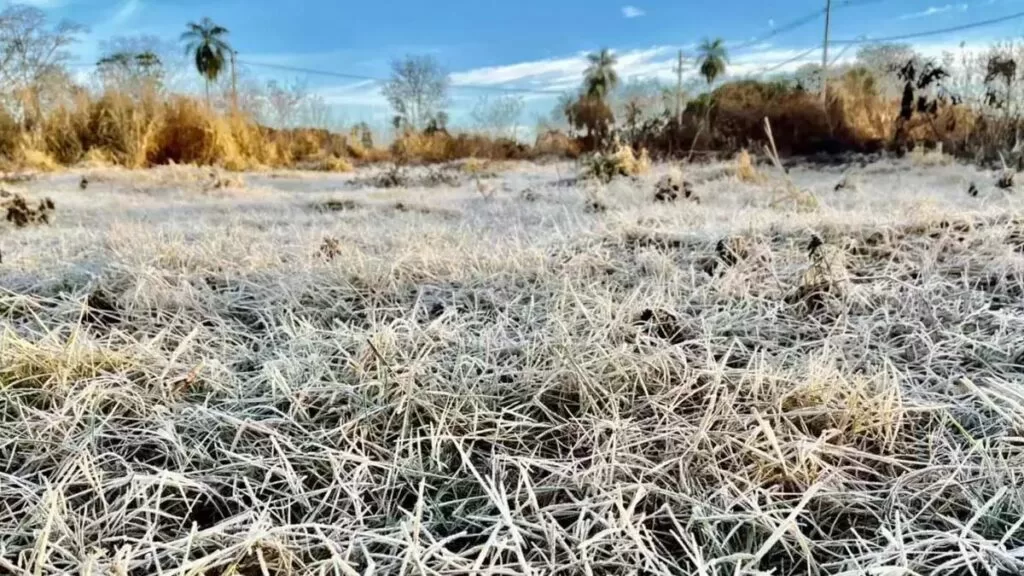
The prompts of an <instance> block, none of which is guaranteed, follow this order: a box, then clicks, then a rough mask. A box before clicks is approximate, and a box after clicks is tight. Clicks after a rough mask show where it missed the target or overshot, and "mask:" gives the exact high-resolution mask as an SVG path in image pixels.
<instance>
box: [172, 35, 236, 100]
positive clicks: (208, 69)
mask: <svg viewBox="0 0 1024 576" xmlns="http://www.w3.org/2000/svg"><path fill="white" fill-rule="evenodd" d="M227 35H228V29H227V28H224V27H223V26H219V25H217V24H215V23H214V22H213V20H210V19H209V18H203V19H202V20H201V21H200V22H199V23H198V24H196V23H195V22H189V23H188V26H186V30H185V32H184V33H183V34H182V35H181V41H182V42H184V43H185V53H186V54H188V55H192V56H193V57H194V58H195V61H196V70H197V71H198V72H199V74H200V76H202V77H203V79H204V80H206V104H207V106H209V105H210V83H211V82H214V81H216V80H217V78H218V77H219V76H220V73H221V72H222V71H223V70H224V63H225V61H226V60H227V58H228V56H229V55H231V54H233V53H234V50H232V48H231V45H230V44H228V43H227V41H226V40H225V39H224V37H225V36H227Z"/></svg>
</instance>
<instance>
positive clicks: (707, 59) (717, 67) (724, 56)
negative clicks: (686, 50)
mask: <svg viewBox="0 0 1024 576" xmlns="http://www.w3.org/2000/svg"><path fill="white" fill-rule="evenodd" d="M697 62H698V64H699V65H700V68H699V70H700V75H701V76H703V77H704V80H706V81H707V83H708V86H711V85H712V84H714V82H715V79H716V78H718V77H719V76H721V75H722V74H725V65H726V64H728V63H729V53H728V52H727V51H726V49H725V40H722V39H721V38H715V39H714V40H711V39H709V38H705V39H704V41H703V42H701V43H700V46H698V47H697Z"/></svg>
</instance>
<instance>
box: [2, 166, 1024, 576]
mask: <svg viewBox="0 0 1024 576" xmlns="http://www.w3.org/2000/svg"><path fill="white" fill-rule="evenodd" d="M731 165H732V164H731V163H729V164H726V165H719V166H709V167H701V166H692V167H688V168H687V177H688V178H692V180H693V181H694V182H698V183H700V187H701V191H702V192H704V191H706V194H703V198H704V200H703V202H702V203H701V204H699V205H698V204H689V203H687V204H686V205H685V206H684V205H683V204H670V203H655V202H654V201H653V200H652V199H651V195H650V190H651V189H652V186H653V183H654V182H655V181H656V180H657V178H659V177H660V175H661V174H662V173H664V172H666V171H667V168H665V167H663V166H656V167H654V168H653V170H652V173H651V174H648V175H644V176H639V177H638V179H639V180H640V181H639V182H632V181H630V180H627V179H619V180H616V181H614V182H612V183H611V184H609V185H607V186H604V187H602V193H601V194H602V197H601V199H602V201H603V202H604V206H605V209H604V210H602V211H587V207H586V205H585V204H584V203H583V202H582V201H581V194H579V193H576V191H574V190H572V189H571V188H568V187H567V185H566V184H565V176H566V175H567V174H570V172H569V171H570V168H571V167H570V166H569V165H567V164H564V163H563V164H561V165H547V166H533V167H530V168H529V169H527V167H525V166H521V167H519V168H518V169H517V170H515V171H509V172H505V173H502V174H501V176H500V177H501V178H502V179H503V183H504V184H507V185H508V186H509V187H510V188H511V189H512V190H519V189H523V188H525V184H526V183H529V185H530V186H531V187H532V189H533V190H536V191H537V199H536V200H535V201H532V202H527V201H523V200H522V199H520V198H519V197H518V196H517V195H516V194H505V195H499V196H496V197H494V198H490V199H485V198H481V197H480V195H479V194H477V192H476V191H475V190H474V189H473V186H472V185H471V184H465V185H459V187H458V188H455V187H449V188H447V189H444V188H436V189H431V190H430V191H429V193H424V192H423V190H422V189H421V188H414V189H404V188H393V189H389V190H388V194H389V198H388V200H387V201H386V202H385V201H383V200H379V199H377V200H374V199H373V198H371V197H370V196H371V194H373V193H375V192H374V190H368V191H362V190H350V191H347V192H342V191H339V190H338V189H334V188H331V187H330V186H325V185H322V184H320V183H322V182H324V181H327V180H328V179H330V178H337V179H338V180H337V181H347V180H346V178H347V177H338V176H333V175H330V174H318V175H314V176H308V178H309V182H311V183H312V184H311V185H314V184H315V185H316V186H317V187H316V188H315V190H319V191H322V192H317V191H314V190H313V189H310V190H299V189H298V188H297V186H299V185H300V184H301V183H302V182H304V180H301V179H296V180H295V181H291V182H289V183H288V184H287V185H285V184H280V189H279V190H276V191H275V193H274V194H273V195H267V196H260V197H249V196H239V197H236V198H231V199H225V198H222V197H209V196H204V195H202V194H198V193H191V192H190V191H188V190H180V191H167V190H166V187H165V188H164V189H159V190H158V189H152V190H150V192H149V193H148V194H139V193H137V192H133V191H131V190H130V189H127V187H126V186H127V185H128V184H129V182H130V181H129V179H128V178H127V177H124V178H122V177H121V176H118V178H122V179H120V180H119V179H116V178H113V177H111V178H107V179H105V180H104V179H102V178H101V176H102V170H97V171H96V172H95V175H94V176H92V179H93V180H94V181H95V182H97V183H96V184H93V185H90V188H89V190H88V192H87V193H82V192H80V191H78V190H77V188H76V182H69V181H68V180H69V179H67V178H64V179H61V178H60V177H42V178H40V179H38V180H36V181H32V182H28V183H26V184H24V186H26V187H27V188H28V192H29V193H32V194H35V193H38V192H40V191H44V190H45V191H47V193H51V192H52V193H53V194H54V195H55V198H56V201H57V204H58V206H59V207H60V210H61V213H60V214H61V217H60V218H59V219H58V220H57V221H56V222H55V223H54V224H53V225H52V226H51V227H49V228H47V227H42V228H40V227H34V228H26V229H21V230H17V231H12V230H8V232H7V233H6V235H5V236H4V245H3V252H4V253H3V262H4V265H3V266H2V267H0V318H2V329H0V573H4V574H15V575H18V576H22V575H26V576H29V575H30V576H37V575H39V576H42V575H57V574H92V575H100V574H111V575H113V574H166V575H170V574H174V575H179V576H184V575H199V574H206V575H218V576H219V575H225V574H254V575H264V574H275V575H286V574H295V575H305V574H310V575H326V574H338V575H365V574H479V575H495V576H497V575H505V574H553V575H569V574H580V575H604V574H622V575H627V574H632V575H639V574H649V575H659V576H661V575H665V576H668V575H672V576H676V575H690V574H694V575H706V576H714V575H721V576H725V575H730V576H733V575H744V576H753V575H763V574H775V575H784V576H796V575H806V574H817V575H830V576H838V575H843V576H853V575H860V576H868V575H880V574H887V575H895V574H905V575H911V574H929V575H942V576H954V575H963V574H978V575H981V574H984V575H993V574H1019V573H1022V572H1024V520H1022V518H1024V443H1022V442H1021V436H1022V431H1024V394H1022V392H1021V389H1020V385H1019V382H1020V381H1021V379H1022V378H1024V354H1022V353H1024V308H1022V289H1021V286H1024V256H1022V254H1021V252H1020V251H1019V248H1018V246H1019V243H1016V241H1015V240H1013V238H1016V236H1014V234H1015V232H1016V231H1017V230H1018V229H1019V228H1020V223H1019V222H1018V221H1017V220H1015V216H1014V215H1015V214H1019V213H1020V210H1021V209H1022V208H1024V204H1022V202H1024V201H1022V200H1021V199H1019V198H1017V197H1014V196H1013V195H1001V196H999V197H997V198H994V199H992V200H990V201H986V202H985V203H982V202H981V200H979V199H975V198H970V197H969V196H967V195H966V194H963V191H962V186H961V185H960V184H959V182H958V180H957V178H956V177H955V176H956V175H957V174H958V173H955V172H954V171H957V170H965V169H964V168H963V167H957V166H937V167H933V168H930V169H929V170H928V171H916V169H915V168H913V167H912V165H911V164H910V163H909V161H908V162H907V163H904V164H898V165H890V164H885V165H876V166H868V167H866V168H865V169H863V170H862V171H861V173H860V179H861V184H860V186H859V190H858V192H857V193H856V194H851V193H849V192H848V191H841V192H835V193H834V192H831V188H832V186H833V185H834V183H835V178H836V175H835V173H827V174H824V175H818V174H815V173H814V172H812V171H810V170H806V169H802V168H799V167H796V168H793V169H792V170H791V171H790V174H789V176H788V177H790V178H792V179H793V181H794V182H796V184H797V185H799V186H802V187H807V188H811V189H815V190H819V191H820V194H819V200H820V206H819V207H818V209H817V210H816V211H814V212H813V213H812V212H803V211H799V210H796V209H789V208H786V207H771V206H768V205H767V204H766V203H765V201H764V199H763V196H764V191H763V190H761V189H759V188H758V187H752V186H744V185H741V184H739V183H737V182H736V180H735V179H734V178H731V177H728V178H719V179H717V180H709V179H707V178H706V176H707V174H711V173H720V172H721V171H722V170H723V169H726V168H728V167H729V166H731ZM165 170H170V169H169V168H168V169H165ZM175 170H180V171H181V172H182V174H185V173H186V172H188V173H189V174H191V173H192V172H193V171H195V169H192V168H189V169H185V168H177V169H175ZM410 170H412V168H410ZM118 174H120V172H119V173H118ZM125 174H135V175H139V174H142V173H138V172H134V173H128V172H125ZM285 177H286V175H285V176H281V177H277V178H274V179H269V178H268V177H265V176H262V175H258V176H253V179H254V180H255V179H257V178H267V181H268V182H271V183H272V184H269V185H274V184H273V183H274V182H284V178H285ZM977 177H978V176H977V175H972V178H977ZM182 178H185V176H182ZM119 182H122V183H120V184H119ZM896 182H899V186H900V187H899V189H898V190H896V191H894V188H895V183H896ZM727 191H728V193H726V192H727ZM349 198H350V199H351V202H345V201H344V200H346V199H349ZM923 198H930V199H931V201H932V206H933V209H932V210H930V211H929V212H927V213H925V212H923V211H921V210H919V206H920V204H921V200H922V199H923ZM329 200H330V201H333V202H334V203H333V204H330V205H329V206H328V204H327V203H326V202H328V201H329ZM399 206H402V207H403V208H402V209H399ZM413 207H415V208H413ZM335 208H336V209H335ZM812 233H813V234H817V235H819V236H820V238H821V241H822V244H821V245H820V246H817V248H816V249H815V250H814V251H812V252H811V253H809V251H808V241H809V240H810V239H811V235H812ZM816 254H819V255H820V256H816ZM838 254H841V255H842V261H841V262H840V263H838V264H837V263H836V260H833V259H832V258H833V257H835V256H837V255H838ZM708 262H712V263H714V265H711V266H708V265H707V263H708ZM814 266H817V267H818V268H816V270H817V271H818V272H817V273H818V276H815V277H814V278H810V277H809V276H808V274H810V273H809V272H808V270H809V269H810V267H814ZM837 282H841V283H842V285H843V289H842V290H841V291H834V290H832V289H831V288H829V289H827V290H826V289H823V287H824V286H830V285H831V284H835V283H837ZM805 283H813V284H815V285H816V286H817V287H818V288H819V290H818V291H819V292H821V293H822V294H821V296H820V298H821V299H822V300H823V301H825V302H826V303H827V304H828V305H825V306H810V305H808V301H807V299H806V298H803V299H799V300H793V299H791V298H790V296H791V294H792V293H793V292H794V291H795V290H798V289H799V287H800V286H802V285H804V284H805Z"/></svg>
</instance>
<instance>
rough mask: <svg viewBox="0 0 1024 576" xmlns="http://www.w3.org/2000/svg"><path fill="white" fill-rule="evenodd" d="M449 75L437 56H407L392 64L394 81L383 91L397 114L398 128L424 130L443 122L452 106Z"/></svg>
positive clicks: (387, 84) (390, 81)
mask: <svg viewBox="0 0 1024 576" xmlns="http://www.w3.org/2000/svg"><path fill="white" fill-rule="evenodd" d="M449 84H450V81H449V79H448V74H447V72H445V71H444V69H443V68H442V67H441V65H440V64H439V63H438V62H437V60H435V59H434V57H433V56H406V57H405V58H404V59H402V60H395V61H394V62H392V63H391V79H390V80H388V82H387V83H386V84H385V85H384V88H383V89H382V90H381V92H382V93H383V95H384V97H385V98H387V100H388V103H389V104H391V108H392V109H394V111H395V119H396V122H395V124H396V126H397V127H399V128H412V129H414V130H423V129H424V128H425V127H426V126H427V125H428V124H430V123H432V122H433V123H434V124H439V123H441V118H440V114H441V113H442V112H444V109H445V107H447V105H448V87H449Z"/></svg>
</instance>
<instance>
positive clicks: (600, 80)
mask: <svg viewBox="0 0 1024 576" xmlns="http://www.w3.org/2000/svg"><path fill="white" fill-rule="evenodd" d="M587 61H588V62H590V65H589V66H587V69H586V71H584V73H583V86H584V90H585V92H586V94H587V96H591V97H597V98H600V99H604V97H605V96H607V95H608V93H609V92H611V91H612V90H614V89H615V88H616V87H617V86H618V85H619V75H618V74H617V73H616V72H615V64H616V63H617V62H618V59H617V58H616V57H615V55H614V54H612V53H611V51H610V50H608V49H607V48H602V49H601V51H600V52H594V53H593V54H588V55H587Z"/></svg>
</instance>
